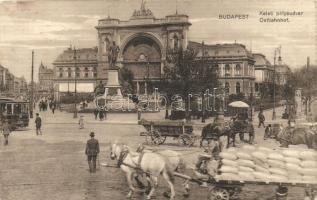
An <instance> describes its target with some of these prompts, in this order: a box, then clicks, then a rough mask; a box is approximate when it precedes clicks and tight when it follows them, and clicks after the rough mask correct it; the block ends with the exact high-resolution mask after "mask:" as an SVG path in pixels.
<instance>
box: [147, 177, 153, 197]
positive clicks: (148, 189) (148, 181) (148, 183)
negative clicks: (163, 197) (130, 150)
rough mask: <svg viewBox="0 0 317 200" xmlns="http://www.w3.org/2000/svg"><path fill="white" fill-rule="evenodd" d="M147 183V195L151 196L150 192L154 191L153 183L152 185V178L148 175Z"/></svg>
mask: <svg viewBox="0 0 317 200" xmlns="http://www.w3.org/2000/svg"><path fill="white" fill-rule="evenodd" d="M146 181H147V188H146V190H145V194H149V193H150V191H151V190H152V183H151V178H150V176H149V175H146Z"/></svg>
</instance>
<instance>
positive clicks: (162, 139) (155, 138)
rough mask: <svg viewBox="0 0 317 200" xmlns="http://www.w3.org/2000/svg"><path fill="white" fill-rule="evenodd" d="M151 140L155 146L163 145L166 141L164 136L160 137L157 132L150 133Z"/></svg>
mask: <svg viewBox="0 0 317 200" xmlns="http://www.w3.org/2000/svg"><path fill="white" fill-rule="evenodd" d="M151 140H152V143H153V144H155V145H160V144H163V143H164V142H165V140H166V136H161V134H160V133H159V132H157V131H152V132H151Z"/></svg>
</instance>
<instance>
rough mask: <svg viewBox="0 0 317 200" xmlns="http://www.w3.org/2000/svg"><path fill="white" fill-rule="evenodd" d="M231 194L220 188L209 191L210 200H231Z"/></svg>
mask: <svg viewBox="0 0 317 200" xmlns="http://www.w3.org/2000/svg"><path fill="white" fill-rule="evenodd" d="M229 199H230V194H229V192H228V191H227V190H226V189H224V188H220V187H214V188H212V189H210V190H209V194H208V200H229Z"/></svg>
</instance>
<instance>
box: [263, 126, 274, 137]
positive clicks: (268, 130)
mask: <svg viewBox="0 0 317 200" xmlns="http://www.w3.org/2000/svg"><path fill="white" fill-rule="evenodd" d="M271 135H272V126H271V124H269V125H267V126H266V128H265V132H264V140H266V139H267V138H270V137H271Z"/></svg>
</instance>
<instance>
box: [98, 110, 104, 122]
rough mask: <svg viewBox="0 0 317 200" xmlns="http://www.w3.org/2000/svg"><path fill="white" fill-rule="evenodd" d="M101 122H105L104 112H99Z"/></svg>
mask: <svg viewBox="0 0 317 200" xmlns="http://www.w3.org/2000/svg"><path fill="white" fill-rule="evenodd" d="M98 114H99V120H100V121H103V117H104V113H103V110H99V113H98Z"/></svg>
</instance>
